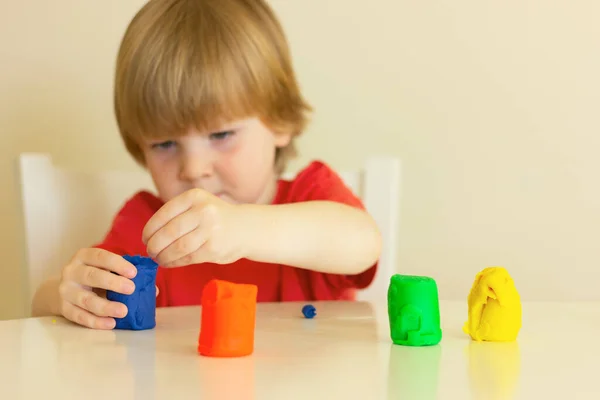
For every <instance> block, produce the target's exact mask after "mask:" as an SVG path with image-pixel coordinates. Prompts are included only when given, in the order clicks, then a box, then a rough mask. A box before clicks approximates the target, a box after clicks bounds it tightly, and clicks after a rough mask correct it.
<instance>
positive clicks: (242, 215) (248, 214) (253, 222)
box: [237, 204, 268, 261]
mask: <svg viewBox="0 0 600 400" xmlns="http://www.w3.org/2000/svg"><path fill="white" fill-rule="evenodd" d="M239 207H240V209H239V211H240V212H239V216H238V218H237V224H239V225H238V226H239V227H241V229H240V230H239V232H241V237H240V239H239V243H240V247H241V248H242V249H243V250H242V252H243V255H242V257H243V258H246V259H249V260H254V261H260V254H261V253H262V249H261V248H262V244H263V242H264V240H263V238H264V235H265V233H264V232H265V229H266V228H267V224H268V219H267V215H266V214H267V207H268V206H264V205H258V204H243V205H240V206H239Z"/></svg>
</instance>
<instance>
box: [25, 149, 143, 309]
mask: <svg viewBox="0 0 600 400" xmlns="http://www.w3.org/2000/svg"><path fill="white" fill-rule="evenodd" d="M19 172H20V184H21V204H22V212H23V219H24V225H25V226H24V232H25V262H26V265H25V275H24V276H25V277H26V278H25V290H26V293H27V296H26V297H25V299H26V302H27V304H26V307H27V310H29V303H30V300H31V299H32V296H33V294H34V292H35V290H36V288H37V287H38V286H39V285H40V283H42V282H43V281H44V280H45V279H47V278H48V277H49V276H52V275H55V274H56V273H58V271H60V268H61V267H62V266H63V265H64V264H65V263H66V262H67V261H68V260H69V259H70V258H71V257H73V255H74V254H75V252H76V251H77V250H78V249H80V248H82V247H87V246H90V245H92V244H93V243H96V242H98V241H99V240H101V238H102V237H104V235H105V234H106V232H107V230H108V229H109V228H110V224H111V222H112V219H113V218H114V216H115V214H116V213H117V212H118V210H119V209H120V207H122V205H123V202H124V201H125V200H127V198H128V197H130V196H132V195H133V194H134V193H135V192H136V191H138V190H140V189H146V190H151V191H152V190H153V187H154V185H153V182H152V180H151V178H150V177H149V176H148V174H146V173H145V172H144V171H141V170H140V171H137V172H135V171H134V172H124V171H102V172H81V171H75V170H70V169H66V168H60V167H58V166H56V165H54V164H53V162H52V158H51V157H50V155H48V154H40V153H24V154H21V155H20V157H19Z"/></svg>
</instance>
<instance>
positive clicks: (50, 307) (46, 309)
mask: <svg viewBox="0 0 600 400" xmlns="http://www.w3.org/2000/svg"><path fill="white" fill-rule="evenodd" d="M59 283H60V279H58V278H51V279H48V280H47V281H46V282H44V283H43V284H42V285H40V287H39V288H38V289H37V291H36V292H35V295H34V296H33V301H32V303H31V314H32V316H33V317H42V316H47V315H60V310H59V304H60V296H59V293H58V285H59Z"/></svg>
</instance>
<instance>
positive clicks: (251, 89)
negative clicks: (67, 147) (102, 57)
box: [114, 0, 311, 173]
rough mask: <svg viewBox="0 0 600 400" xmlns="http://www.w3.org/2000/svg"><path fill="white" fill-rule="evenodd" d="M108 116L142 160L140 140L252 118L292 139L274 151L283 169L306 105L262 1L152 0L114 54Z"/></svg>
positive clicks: (277, 30)
mask: <svg viewBox="0 0 600 400" xmlns="http://www.w3.org/2000/svg"><path fill="white" fill-rule="evenodd" d="M114 107H115V116H116V120H117V124H118V127H119V131H120V133H121V137H122V138H123V141H124V143H125V146H126V148H127V150H128V151H129V153H130V154H131V155H132V156H133V157H134V158H135V159H136V160H137V161H138V162H139V163H141V164H142V165H143V164H144V160H143V154H142V150H141V148H140V142H141V140H142V139H144V138H160V137H165V136H167V135H169V136H171V135H181V134H184V133H185V132H187V131H188V130H189V129H190V127H195V128H196V129H198V130H199V131H211V130H213V129H216V128H217V127H218V126H219V124H221V123H226V122H229V121H232V120H234V119H241V118H244V117H248V116H259V117H260V118H261V120H262V121H263V123H265V124H266V125H267V126H268V127H269V128H271V130H273V131H274V132H275V134H277V133H288V134H291V136H292V140H291V141H290V144H289V145H288V146H286V147H284V148H280V149H278V150H277V153H276V158H275V168H276V171H277V172H278V173H281V172H282V171H283V169H284V168H285V165H286V163H287V161H288V160H289V159H290V158H291V157H294V156H295V155H296V148H295V144H294V138H295V137H296V136H298V135H300V134H301V133H302V131H303V130H304V129H305V126H306V124H307V119H308V118H307V114H308V112H310V111H311V107H310V105H309V104H307V102H306V101H305V100H304V99H303V97H302V94H301V92H300V89H299V86H298V83H297V80H296V77H295V73H294V70H293V67H292V62H291V56H290V52H289V49H288V44H287V40H286V37H285V35H284V32H283V30H282V28H281V25H280V24H279V22H278V20H277V18H276V17H275V15H274V13H273V11H272V10H271V8H270V7H269V6H268V5H267V4H266V3H265V2H264V1H263V0H150V1H149V2H148V3H146V4H145V5H144V7H142V9H141V10H140V11H139V12H138V13H137V14H136V16H135V17H134V18H133V20H132V21H131V23H130V25H129V26H128V28H127V30H126V32H125V35H124V37H123V39H122V42H121V47H120V49H119V53H118V57H117V64H116V74H115V88H114Z"/></svg>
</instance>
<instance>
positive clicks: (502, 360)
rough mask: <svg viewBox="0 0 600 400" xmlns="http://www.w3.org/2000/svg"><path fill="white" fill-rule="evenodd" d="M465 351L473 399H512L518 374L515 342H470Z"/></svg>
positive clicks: (518, 352)
mask: <svg viewBox="0 0 600 400" xmlns="http://www.w3.org/2000/svg"><path fill="white" fill-rule="evenodd" d="M465 352H466V353H467V357H468V359H469V380H470V386H471V391H472V393H473V397H474V398H477V399H489V400H500V399H502V400H506V399H512V398H513V397H514V396H515V393H516V389H517V385H518V381H519V375H520V372H521V354H520V351H519V344H518V343H517V342H516V341H515V342H506V343H502V342H475V341H472V342H470V343H469V345H468V346H467V347H466V348H465Z"/></svg>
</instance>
